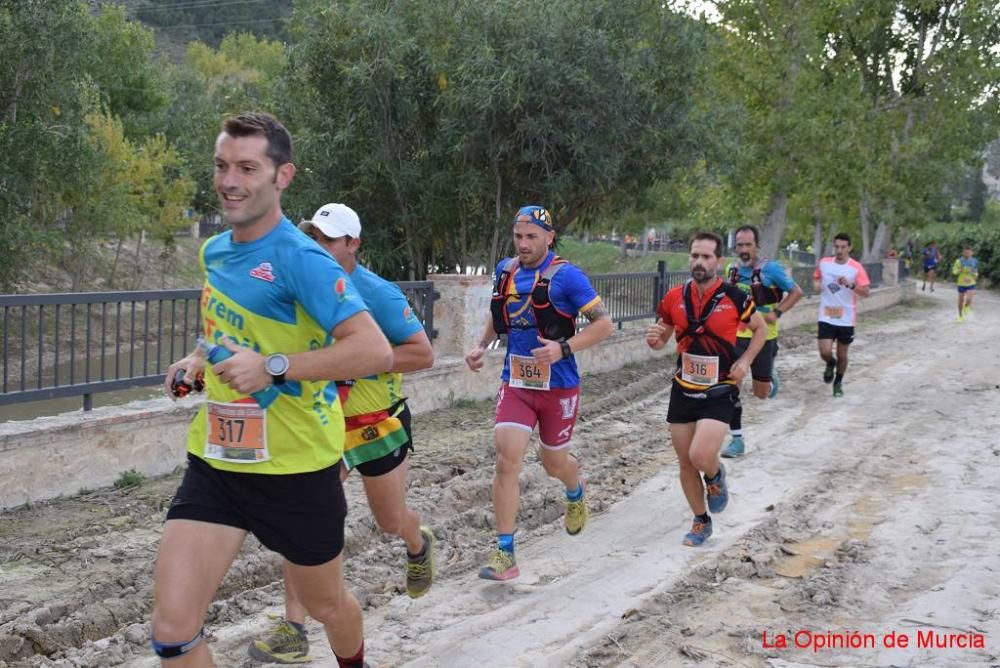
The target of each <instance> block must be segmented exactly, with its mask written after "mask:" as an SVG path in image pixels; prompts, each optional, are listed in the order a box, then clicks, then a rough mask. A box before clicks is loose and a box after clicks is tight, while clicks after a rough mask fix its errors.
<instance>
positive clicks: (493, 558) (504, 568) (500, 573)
mask: <svg viewBox="0 0 1000 668" xmlns="http://www.w3.org/2000/svg"><path fill="white" fill-rule="evenodd" d="M520 574H521V570H520V569H519V568H518V567H517V560H516V559H515V558H514V553H513V552H508V551H507V550H501V549H500V548H499V547H498V548H495V549H494V550H493V552H492V553H491V554H490V562H489V563H488V564H486V565H485V566H483V567H482V568H480V569H479V577H481V578H482V579H484V580H513V579H514V578H516V577H517V576H518V575H520Z"/></svg>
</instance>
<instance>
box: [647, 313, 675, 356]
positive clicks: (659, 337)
mask: <svg viewBox="0 0 1000 668" xmlns="http://www.w3.org/2000/svg"><path fill="white" fill-rule="evenodd" d="M673 333H674V326H673V325H668V324H666V323H665V322H663V318H657V319H656V322H655V323H654V324H652V325H650V326H649V327H647V328H646V345H647V346H649V347H650V348H652V349H653V350H663V346H665V345H667V341H669V340H670V335H671V334H673Z"/></svg>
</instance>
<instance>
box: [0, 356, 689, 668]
mask: <svg viewBox="0 0 1000 668" xmlns="http://www.w3.org/2000/svg"><path fill="white" fill-rule="evenodd" d="M671 364H672V362H671V361H670V360H669V359H660V360H657V361H655V362H653V363H648V364H643V365H633V366H632V367H627V368H624V369H621V370H618V371H615V372H611V373H607V374H594V375H587V376H585V377H584V389H583V393H584V397H583V402H582V405H581V418H580V422H579V424H578V426H577V429H576V432H575V434H574V451H575V452H576V454H577V455H578V456H579V457H580V459H581V461H582V463H583V466H584V469H585V471H586V473H587V475H588V476H589V479H590V480H591V487H590V493H591V498H592V499H593V509H594V510H595V511H600V510H601V509H602V508H604V507H606V506H607V505H610V504H612V503H614V501H615V500H616V499H617V498H620V497H621V496H622V495H624V494H627V493H628V492H629V491H631V490H632V489H633V488H634V486H635V485H636V484H637V482H639V481H641V480H642V479H644V478H645V477H648V475H650V474H651V473H652V471H655V469H657V468H659V467H660V466H661V465H662V464H663V462H664V461H665V459H666V457H667V455H666V452H665V449H664V448H663V438H664V435H663V431H662V423H661V420H662V418H654V417H651V416H650V415H643V413H644V412H648V411H645V407H646V406H649V405H654V404H656V403H657V402H665V400H666V396H667V395H666V394H665V391H664V389H663V388H664V386H665V382H664V380H663V379H664V378H666V377H667V374H668V373H669V369H670V366H671ZM484 382H490V383H495V382H497V381H496V379H487V378H484ZM491 418H492V402H479V403H475V404H472V403H462V404H460V405H459V406H456V407H454V408H451V409H445V410H439V411H433V412H431V413H426V414H422V415H419V416H417V417H416V419H415V420H414V423H415V424H414V428H415V442H416V445H417V452H416V455H415V456H414V457H413V458H412V460H411V461H412V468H411V471H410V476H409V478H410V491H409V501H410V503H411V505H412V506H413V507H414V508H415V509H416V510H417V511H418V512H419V513H420V514H421V516H422V517H423V518H424V521H425V522H427V523H429V524H430V525H431V526H433V527H434V529H435V532H436V533H437V536H438V539H439V543H438V545H439V549H438V554H437V559H438V564H439V569H440V574H439V578H440V579H441V580H442V581H443V580H446V579H448V578H449V577H454V576H456V575H459V574H462V573H465V572H467V571H468V570H471V569H473V568H475V567H477V566H478V564H479V561H480V560H481V559H482V557H483V555H484V554H485V552H486V550H487V549H488V547H489V544H490V541H491V538H490V536H491V534H492V528H491V527H492V522H493V520H492V512H491V510H490V483H491V480H492V474H493V460H494V453H493V438H492V425H491ZM179 479H180V472H179V470H178V472H175V473H174V474H172V475H170V476H165V477H163V478H158V479H156V480H150V481H147V482H146V483H144V484H143V485H142V486H140V487H138V488H132V489H126V490H116V489H105V490H99V491H96V492H87V493H83V494H81V495H79V496H76V497H72V498H65V499H58V500H54V501H51V502H47V503H43V504H37V505H34V506H30V507H23V508H19V509H14V510H10V511H6V512H4V513H2V514H0V668H2V667H3V666H4V664H5V663H6V665H7V666H9V667H11V668H13V667H14V666H17V667H21V666H24V667H27V666H38V665H53V664H52V661H58V662H59V665H64V666H105V665H121V664H130V663H132V662H133V661H135V660H141V659H140V657H148V655H149V652H148V645H147V638H148V625H147V620H148V617H149V614H150V606H151V601H152V581H151V576H152V569H153V562H154V560H155V555H156V542H157V541H158V539H159V533H160V525H161V524H162V519H163V516H164V514H165V510H166V507H167V504H168V503H169V500H170V498H171V496H172V494H173V492H174V490H175V488H176V486H177V484H178V482H179ZM347 487H348V498H349V503H350V505H351V512H350V514H349V516H348V527H347V535H346V547H345V549H346V551H347V554H348V567H347V575H348V580H349V583H350V585H351V587H352V589H353V590H354V591H355V593H356V594H357V595H358V597H359V599H360V600H361V602H362V604H363V606H364V607H365V608H366V609H372V608H377V607H379V606H381V605H384V604H385V603H386V602H387V601H389V600H391V599H392V598H393V597H395V596H398V595H399V594H400V593H402V592H403V573H402V564H403V551H404V547H403V544H402V542H401V541H395V540H389V539H387V538H386V537H385V536H384V535H383V534H382V532H381V531H380V530H379V529H378V528H377V527H376V526H375V523H374V521H373V520H372V518H371V515H370V513H369V512H368V510H367V506H366V504H365V501H364V498H363V492H362V491H361V485H360V481H359V480H358V479H357V477H356V476H352V477H351V479H350V480H349V482H348V485H347ZM522 491H523V496H522V503H521V511H520V514H519V519H520V524H519V527H518V530H519V535H521V536H524V537H525V538H527V537H530V536H532V535H535V534H538V533H546V532H548V531H550V530H551V528H552V527H551V526H550V525H552V524H554V523H557V522H560V521H561V517H562V510H563V502H562V492H561V490H560V489H559V488H558V485H557V484H556V485H554V484H552V482H551V481H549V480H548V478H547V477H546V476H545V474H544V472H543V471H542V469H541V466H540V464H539V463H538V461H537V457H536V456H534V455H529V457H528V458H527V461H526V465H525V471H524V474H523V477H522ZM279 579H280V561H279V559H278V557H277V556H276V555H274V554H273V553H271V552H268V551H266V550H264V549H263V548H262V547H261V546H260V545H259V544H258V543H257V541H256V540H254V539H253V538H252V537H251V538H249V539H248V540H247V543H246V545H245V546H244V549H243V550H242V551H241V553H240V555H239V557H238V558H237V560H236V562H235V563H234V564H233V567H232V568H231V569H230V572H229V574H228V575H227V577H226V579H225V581H224V582H223V585H222V588H221V589H220V591H219V594H218V596H217V599H216V601H215V602H214V603H213V604H212V606H211V608H210V610H209V614H208V618H207V624H208V629H209V631H211V629H212V628H213V627H219V626H226V625H234V624H239V623H241V622H242V621H244V620H245V619H247V618H248V617H251V616H253V615H255V614H257V613H259V612H260V611H261V610H263V609H265V608H266V607H268V606H272V605H276V604H278V603H280V601H281V587H280V582H279Z"/></svg>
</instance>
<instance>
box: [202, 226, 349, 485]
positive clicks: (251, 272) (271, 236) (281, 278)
mask: <svg viewBox="0 0 1000 668" xmlns="http://www.w3.org/2000/svg"><path fill="white" fill-rule="evenodd" d="M201 265H202V270H203V271H204V272H205V286H204V288H203V289H202V295H201V322H202V331H203V336H204V338H205V340H206V341H208V342H209V343H219V342H220V341H221V340H222V338H223V337H228V338H229V339H230V340H231V341H233V342H235V343H237V344H238V345H241V346H248V347H250V348H252V349H253V350H255V351H257V352H259V353H260V354H262V355H270V354H272V353H284V354H294V353H301V352H306V351H309V350H315V349H318V348H321V347H323V346H326V345H330V344H331V342H332V336H331V334H330V332H331V331H332V330H333V329H334V328H335V327H336V326H337V325H339V324H340V323H341V322H343V321H344V320H346V319H348V318H350V317H351V316H353V315H355V314H357V313H358V312H360V311H364V310H366V306H365V302H364V301H363V300H362V299H361V297H360V295H359V294H358V293H357V291H356V290H355V288H354V286H353V285H352V283H351V281H350V280H349V277H348V275H347V272H345V271H344V269H343V268H342V267H341V266H340V265H339V264H337V262H336V261H335V260H334V259H333V258H331V257H330V255H329V254H327V253H326V251H324V250H323V249H322V248H320V247H319V246H318V245H317V244H316V243H315V242H314V241H313V240H312V239H310V238H309V237H307V236H306V235H304V234H302V232H300V231H299V230H298V229H297V228H296V227H295V226H294V225H293V224H292V223H291V222H290V221H289V220H288V219H287V218H283V219H282V220H281V222H280V223H279V224H278V225H277V227H275V228H274V229H273V230H271V231H270V232H269V233H268V234H266V235H265V236H264V237H262V238H260V239H257V240H255V241H251V242H248V243H236V242H234V241H233V239H232V232H231V231H226V232H224V233H222V234H219V235H217V236H214V237H212V238H211V239H209V240H208V241H206V242H205V243H204V244H203V245H202V247H201ZM333 345H336V344H333ZM279 389H280V391H281V395H280V396H279V397H278V398H277V399H276V400H275V401H274V403H273V404H271V405H270V406H269V407H268V408H267V409H266V410H264V411H263V413H264V414H265V420H266V428H264V429H262V430H261V431H263V432H264V433H263V434H262V435H261V436H262V438H264V439H266V446H267V447H266V451H267V453H268V456H267V457H265V458H262V459H261V458H258V459H257V460H252V459H247V461H246V462H245V463H243V462H240V461H234V460H233V459H232V458H229V459H225V458H222V459H220V458H218V457H215V458H213V457H210V456H208V450H209V448H207V447H206V441H207V439H208V438H209V434H215V435H216V436H215V437H214V438H216V439H218V438H219V436H218V430H217V427H216V426H215V425H214V424H213V425H212V427H211V428H210V427H209V425H208V418H209V411H208V410H207V406H208V404H209V402H213V404H221V405H224V406H225V410H230V411H239V410H241V408H240V407H241V406H245V407H246V408H245V410H247V411H253V410H257V408H256V407H257V404H256V402H255V401H254V400H253V399H252V398H251V397H247V396H246V395H243V394H240V393H238V392H236V391H235V390H233V389H231V388H230V387H229V386H228V385H226V384H225V383H223V382H222V381H221V380H219V378H218V377H217V376H216V375H215V374H213V373H212V368H211V365H209V366H208V367H207V368H206V370H205V394H206V399H207V401H206V404H205V405H202V407H201V409H200V410H199V411H198V414H197V415H196V416H195V418H194V420H193V421H192V422H191V425H190V427H189V429H188V441H187V444H188V452H190V453H191V454H193V455H196V456H198V457H201V458H202V459H204V460H205V461H206V462H207V463H208V464H210V465H211V466H213V467H215V468H217V469H221V470H225V471H237V472H241V473H267V474H287V473H308V472H311V471H318V470H320V469H323V468H326V467H329V466H332V465H333V464H335V463H336V462H337V461H338V460H339V459H340V458H341V455H342V452H343V444H344V428H343V411H342V408H341V406H340V401H339V399H338V397H337V391H336V387H335V386H334V384H333V383H331V382H329V381H326V380H324V381H294V380H289V381H287V382H285V383H284V384H282V385H280V386H279ZM258 422H259V420H258ZM239 426H240V427H242V424H241V425H239ZM222 435H223V436H227V435H228V436H229V437H230V438H235V437H236V436H237V435H239V430H233V429H232V426H231V425H230V428H229V431H228V432H226V431H223V432H222Z"/></svg>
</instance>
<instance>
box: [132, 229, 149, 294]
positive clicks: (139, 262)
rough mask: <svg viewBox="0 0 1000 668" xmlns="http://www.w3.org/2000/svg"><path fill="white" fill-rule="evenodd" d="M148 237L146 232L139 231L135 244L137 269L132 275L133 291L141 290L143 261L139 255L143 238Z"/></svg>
mask: <svg viewBox="0 0 1000 668" xmlns="http://www.w3.org/2000/svg"><path fill="white" fill-rule="evenodd" d="M144 236H146V232H145V230H139V237H138V239H137V240H136V242H135V269H134V272H133V274H132V277H133V278H132V289H133V290H138V289H139V281H140V280H141V279H140V276H142V270H143V266H142V259H141V258H140V257H139V253H140V252H141V251H142V238H143V237H144Z"/></svg>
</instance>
